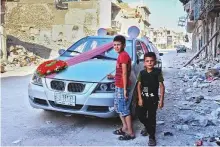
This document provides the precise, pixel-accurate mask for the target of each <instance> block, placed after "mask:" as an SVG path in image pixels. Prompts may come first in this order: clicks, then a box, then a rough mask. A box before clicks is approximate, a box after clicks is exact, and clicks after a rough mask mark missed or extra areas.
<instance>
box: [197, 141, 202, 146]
mask: <svg viewBox="0 0 220 147" xmlns="http://www.w3.org/2000/svg"><path fill="white" fill-rule="evenodd" d="M202 145H203V141H202V140H198V141H196V143H195V146H202Z"/></svg>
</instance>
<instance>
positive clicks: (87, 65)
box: [28, 36, 162, 118]
mask: <svg viewBox="0 0 220 147" xmlns="http://www.w3.org/2000/svg"><path fill="white" fill-rule="evenodd" d="M126 39H127V40H126V48H125V50H126V52H128V54H129V55H130V57H131V59H132V71H131V76H130V79H131V81H132V87H131V94H130V97H132V103H131V111H132V115H135V108H136V98H135V97H136V95H137V92H136V83H137V76H138V74H139V72H140V70H142V69H143V67H144V66H143V61H144V60H143V59H144V54H145V53H146V52H148V51H149V49H148V48H149V47H148V45H146V44H145V43H144V42H143V41H142V40H139V39H128V38H126ZM112 41H113V36H87V37H85V38H82V39H80V40H79V41H78V42H76V43H74V44H73V45H72V46H71V47H69V48H68V49H67V50H60V51H59V54H60V56H59V57H58V58H57V59H59V60H64V61H65V60H68V59H70V58H73V57H74V56H77V55H78V54H82V53H84V52H87V51H89V50H92V49H94V48H96V47H98V46H102V45H104V44H107V43H110V42H112ZM156 54H158V55H157V56H159V52H156ZM117 56H118V54H117V53H116V52H115V51H114V49H113V47H111V48H110V49H109V50H108V51H106V52H105V53H104V54H103V55H99V56H96V57H94V58H92V59H90V60H88V61H84V62H81V63H79V64H76V65H74V66H70V67H68V68H67V69H66V70H64V71H63V72H60V73H58V74H56V76H54V77H53V78H47V77H39V76H38V75H37V74H36V73H34V74H33V77H32V79H31V81H30V83H29V87H28V95H29V102H30V105H31V106H32V107H34V108H38V109H45V110H53V111H60V112H68V113H74V114H82V115H90V116H96V117H101V118H109V117H115V116H117V114H116V113H115V111H114V105H113V102H114V89H115V85H114V81H113V80H109V79H107V75H108V74H110V73H111V74H115V66H116V60H117ZM157 60H158V63H161V59H160V58H157ZM161 65H162V64H159V65H158V66H160V68H161Z"/></svg>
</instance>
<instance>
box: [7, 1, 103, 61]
mask: <svg viewBox="0 0 220 147" xmlns="http://www.w3.org/2000/svg"><path fill="white" fill-rule="evenodd" d="M53 2H54V1H53V0H38V1H36V0H20V1H19V2H7V3H6V16H5V17H6V25H5V26H6V33H7V35H8V37H7V48H8V49H9V48H10V46H16V45H22V46H24V47H25V46H27V45H26V44H28V46H27V47H28V48H27V50H28V51H32V52H34V53H35V54H37V55H39V56H41V57H42V58H49V57H51V55H52V54H53V52H54V53H55V52H56V53H57V50H59V49H60V48H68V47H69V46H71V45H72V44H73V43H74V42H75V41H77V40H79V39H80V38H82V37H84V36H87V35H94V34H96V31H97V29H98V27H99V3H98V2H97V1H82V2H69V3H68V9H67V10H58V9H56V8H55V5H54V3H53ZM39 46H40V47H41V49H39V48H38V47H39ZM44 49H46V50H44ZM39 50H40V53H39ZM45 54H46V56H45Z"/></svg>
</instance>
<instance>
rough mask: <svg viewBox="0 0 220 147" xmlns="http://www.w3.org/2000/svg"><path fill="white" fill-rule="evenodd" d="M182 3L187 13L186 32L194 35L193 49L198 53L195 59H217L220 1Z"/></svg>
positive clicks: (194, 0) (183, 1)
mask: <svg viewBox="0 0 220 147" xmlns="http://www.w3.org/2000/svg"><path fill="white" fill-rule="evenodd" d="M180 1H181V2H182V3H183V5H184V10H185V11H186V12H187V20H186V30H187V32H188V33H192V49H193V51H195V52H197V53H196V54H195V56H194V57H193V58H196V57H198V56H200V57H201V58H206V59H209V60H213V59H216V57H219V56H220V31H219V30H220V16H219V14H220V0H180ZM192 60H193V59H192ZM192 60H190V61H189V62H188V63H190V62H191V61H192ZM188 63H187V64H188Z"/></svg>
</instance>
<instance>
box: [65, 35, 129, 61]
mask: <svg viewBox="0 0 220 147" xmlns="http://www.w3.org/2000/svg"><path fill="white" fill-rule="evenodd" d="M110 42H113V38H88V37H85V38H83V39H81V40H79V41H78V42H76V43H75V44H73V45H72V46H71V47H69V48H68V49H67V51H66V52H65V53H64V54H62V56H67V57H71V56H75V55H79V54H80V53H84V52H87V51H89V50H92V49H95V48H97V47H99V46H102V45H104V44H107V43H110ZM132 44H133V43H132V41H131V40H126V48H125V51H126V52H127V53H128V54H129V56H130V57H131V59H132V48H133V47H132V46H133V45H132ZM103 55H105V56H107V57H110V58H116V59H117V57H118V53H116V52H115V50H114V49H113V48H111V49H110V50H108V52H105V53H104V54H103Z"/></svg>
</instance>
